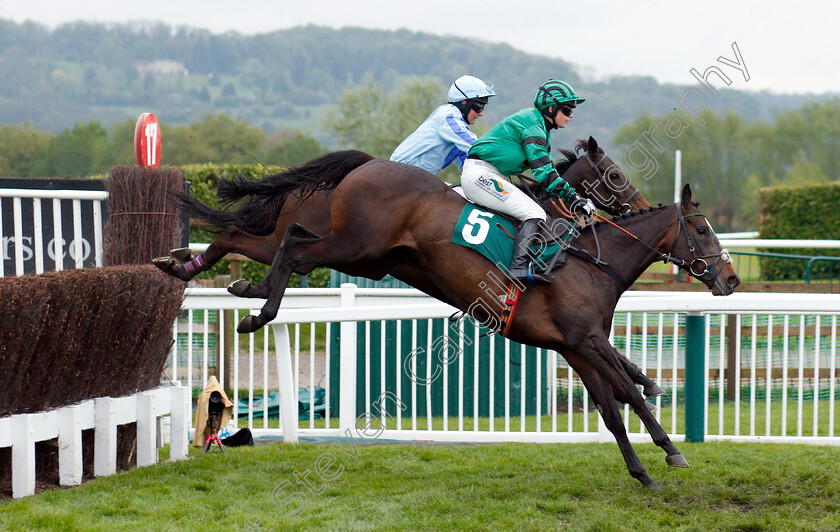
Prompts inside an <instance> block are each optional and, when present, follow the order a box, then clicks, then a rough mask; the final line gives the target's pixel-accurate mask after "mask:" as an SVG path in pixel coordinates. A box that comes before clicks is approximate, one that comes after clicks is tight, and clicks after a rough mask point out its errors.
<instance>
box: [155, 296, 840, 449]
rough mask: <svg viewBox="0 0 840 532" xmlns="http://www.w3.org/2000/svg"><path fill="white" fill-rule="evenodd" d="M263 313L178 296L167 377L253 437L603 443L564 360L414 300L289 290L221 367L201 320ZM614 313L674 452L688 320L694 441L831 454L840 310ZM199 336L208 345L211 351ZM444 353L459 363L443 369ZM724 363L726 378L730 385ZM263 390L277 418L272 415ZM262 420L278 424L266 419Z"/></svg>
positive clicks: (838, 300)
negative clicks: (815, 446)
mask: <svg viewBox="0 0 840 532" xmlns="http://www.w3.org/2000/svg"><path fill="white" fill-rule="evenodd" d="M402 297H405V298H408V299H401V298H402ZM261 304H262V301H261V300H251V301H248V300H243V299H237V298H232V297H230V296H228V295H225V293H224V290H222V289H193V290H191V291H190V292H189V295H188V296H187V298H186V300H185V303H184V309H185V311H186V315H187V316H186V319H187V323H186V324H184V323H181V324H180V325H179V326H177V327H176V330H175V334H177V335H179V338H178V342H177V343H176V347H175V349H174V350H173V358H172V365H171V367H170V368H169V371H170V375H171V376H172V378H173V379H176V380H178V381H180V382H181V383H183V384H185V385H187V386H188V387H192V388H200V387H201V383H203V382H206V379H207V377H209V375H211V374H217V376H218V377H219V379H220V380H221V381H223V382H228V383H229V388H230V389H231V390H232V393H233V401H234V403H235V404H236V405H237V409H236V412H235V417H236V418H237V423H238V424H239V425H240V426H248V427H249V428H251V429H252V431H253V432H254V433H255V435H257V436H261V435H275V436H277V435H283V437H284V439H286V440H287V441H297V439H298V437H299V436H306V437H310V436H330V437H335V436H340V435H343V434H345V432H346V430H347V429H350V428H353V427H355V426H356V423H357V418H358V417H359V416H364V417H363V420H364V419H370V418H373V417H378V418H380V419H381V420H382V421H381V423H382V424H384V425H385V426H386V428H385V429H384V431H381V432H379V431H377V434H378V436H381V437H384V438H388V439H394V440H406V439H407V440H416V439H423V440H436V441H529V442H560V441H563V442H572V441H603V440H608V439H610V435H609V434H608V433H606V432H605V431H604V428H603V426H602V425H601V423H600V418H599V417H598V416H597V414H596V412H595V410H594V409H593V408H592V403H591V401H590V400H589V398H588V395H587V394H586V391H585V390H584V388H583V386H582V385H581V383H580V382H579V380H578V379H577V377H576V376H575V375H574V372H573V371H572V370H571V369H570V368H569V367H568V365H567V364H566V363H565V361H564V360H563V359H562V356H561V354H558V353H555V352H553V351H546V350H539V349H536V350H534V349H531V348H527V350H526V348H523V347H521V346H518V344H512V343H511V342H508V341H507V340H504V339H500V338H498V339H487V338H480V330H479V329H478V328H477V327H476V326H475V325H474V324H473V322H472V321H470V320H460V321H459V322H456V323H458V325H457V329H455V328H453V326H452V325H451V323H450V324H449V326H440V327H438V328H437V329H435V326H434V325H435V323H438V324H444V323H447V322H446V318H447V317H449V316H450V315H452V314H453V313H454V312H455V309H453V308H452V307H449V306H447V305H444V304H442V303H439V302H435V300H433V299H430V298H427V297H425V296H422V295H421V294H420V293H419V292H417V291H414V290H400V289H355V287H353V285H345V286H343V287H342V289H341V290H330V289H290V290H289V291H288V292H287V296H286V299H284V303H283V307H282V308H281V310H280V312H279V314H278V316H277V318H276V319H275V320H274V321H273V322H272V323H271V324H270V325H269V326H267V327H266V328H265V329H264V330H263V331H260V332H258V333H256V334H250V335H242V336H241V337H240V338H238V340H236V342H237V346H236V347H235V348H234V349H233V352H230V353H227V354H225V353H223V352H222V351H223V350H224V346H225V341H224V339H223V338H220V337H222V336H223V335H224V330H225V328H224V327H221V328H219V327H215V326H214V325H213V323H212V320H209V316H210V315H211V314H215V315H216V316H224V315H225V314H226V313H230V318H231V322H232V323H237V322H238V321H239V319H240V318H241V317H242V316H244V315H245V314H246V313H248V312H256V311H257V309H256V308H253V309H252V307H259V306H260V305H261ZM617 310H618V312H617V313H616V319H615V322H614V325H613V332H612V340H613V342H614V343H615V344H616V345H617V346H619V348H620V349H622V350H623V351H625V352H626V353H627V354H628V355H629V356H630V357H631V359H633V360H634V361H636V362H637V363H638V364H639V365H640V366H641V367H642V369H643V370H644V371H645V372H646V373H647V374H648V375H650V376H651V377H654V378H655V379H656V380H657V381H658V382H659V383H660V385H662V387H663V388H665V390H666V392H667V394H666V396H664V397H660V398H656V400H655V402H656V403H657V405H658V406H659V410H657V412H656V416H657V418H658V419H659V421H660V423H662V425H663V427H664V428H665V430H666V431H667V432H669V433H670V434H671V435H672V437H673V439H675V440H677V441H679V440H682V439H684V438H685V423H686V410H685V406H686V405H685V402H686V397H685V395H684V391H685V387H684V384H683V382H684V379H685V353H686V346H685V339H684V338H685V332H684V329H685V316H686V315H689V314H691V315H700V316H702V317H703V320H704V324H705V334H704V336H705V344H704V345H703V346H702V349H703V352H704V353H705V355H704V357H705V359H704V361H703V367H704V368H705V370H704V383H705V387H704V389H705V395H704V397H703V398H702V399H703V403H704V405H705V407H704V413H703V419H702V423H703V427H702V429H703V433H704V435H705V439H707V440H715V439H728V440H757V441H789V442H794V441H796V442H806V443H820V444H831V445H838V444H840V436H838V435H836V434H835V421H836V416H837V415H838V414H840V412H838V411H837V408H836V404H837V397H838V389H837V384H838V377H840V375H838V371H837V315H838V313H840V296H838V295H823V294H790V295H787V294H734V295H732V296H729V297H726V298H716V297H713V296H711V295H710V294H705V293H690V294H680V296H679V297H678V298H675V297H673V294H672V293H650V292H647V293H646V292H633V293H627V294H626V295H625V296H624V297H623V298H622V299H621V301H620V302H619V306H618V309H617ZM208 311H209V312H208ZM194 322H196V323H194ZM179 330H180V331H183V332H178V331H179ZM210 331H216V332H215V333H211V334H216V335H217V338H216V340H215V346H216V348H217V350H215V351H214V349H211V347H210V346H211V343H214V342H211V339H210V335H208V334H205V332H210ZM269 331H271V332H269ZM228 334H230V333H228ZM272 343H273V345H272ZM441 346H444V347H443V349H444V350H446V349H451V350H452V351H454V352H456V353H457V356H451V355H452V353H451V352H450V353H446V352H444V353H443V355H441V353H440V349H441ZM732 352H734V359H733V356H732ZM438 356H440V358H437V357H438ZM214 358H215V360H214ZM272 359H273V360H272ZM219 360H227V361H228V363H229V365H230V366H229V367H230V368H231V372H232V375H227V377H225V374H224V371H225V365H226V364H224V363H222V364H220V363H219V362H218V361H219ZM319 363H320V365H319ZM733 363H734V364H735V367H737V368H738V370H737V371H735V370H734V369H732V370H731V373H728V372H729V371H730V370H729V367H728V366H729V365H730V364H733ZM517 366H518V368H519V369H517ZM214 367H215V368H218V369H217V370H215V371H216V373H214ZM319 367H320V368H321V369H320V371H319V370H318V368H319ZM371 368H373V371H371ZM526 368H527V369H526ZM272 370H274V371H273V372H272ZM357 372H358V374H357ZM272 373H273V374H272ZM727 376H728V377H727ZM269 377H270V378H269ZM226 378H227V381H226V380H225V379H226ZM321 379H323V380H321ZM728 379H734V380H735V382H734V389H735V390H736V391H735V392H734V397H727V386H728V382H727V381H728ZM319 382H323V383H324V396H325V411H324V417H323V418H322V419H321V418H319V417H318V415H317V414H315V413H314V409H312V408H310V409H309V410H308V415H306V416H304V419H300V420H298V419H297V418H298V415H297V413H296V410H298V408H297V407H298V406H299V405H298V400H297V396H296V395H297V392H298V389H299V388H300V387H301V386H303V387H305V388H308V391H309V392H312V391H313V390H317V388H318V386H317V385H318V383H319ZM346 383H349V385H345V384H346ZM338 386H340V389H338V390H336V389H335V388H336V387H338ZM274 390H277V391H278V393H277V394H275V396H274V400H275V403H279V404H275V405H274V410H273V411H272V405H271V401H270V399H271V396H270V394H271V392H272V391H274ZM278 395H279V401H277V399H278ZM386 403H387V404H386ZM397 406H399V408H397ZM272 413H275V415H279V417H280V420H279V421H275V420H274V419H270V417H271V414H272ZM624 413H625V416H624V417H625V426H626V427H627V429H628V431H629V432H630V435H631V439H632V440H634V441H650V440H649V438H648V437H647V435H646V432H645V430H644V428H643V427H642V426H641V423H640V422H639V421H638V419H636V418H635V417H634V416H631V415H630V412H629V409H628V408H627V407H625V410H624ZM365 415H366V416H365Z"/></svg>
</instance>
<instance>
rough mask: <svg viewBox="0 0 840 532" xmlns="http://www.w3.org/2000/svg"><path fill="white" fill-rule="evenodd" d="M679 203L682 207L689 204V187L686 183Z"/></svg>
mask: <svg viewBox="0 0 840 532" xmlns="http://www.w3.org/2000/svg"><path fill="white" fill-rule="evenodd" d="M680 203H682V204H683V205H688V204H690V203H691V187H689V186H688V183H686V184H685V186H684V187H683V189H682V198H681V199H680Z"/></svg>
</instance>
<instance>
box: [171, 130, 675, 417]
mask: <svg viewBox="0 0 840 532" xmlns="http://www.w3.org/2000/svg"><path fill="white" fill-rule="evenodd" d="M559 151H560V153H561V154H562V155H563V157H564V159H562V160H560V161H558V162H557V163H555V165H554V166H555V169H556V170H557V172H558V173H559V174H560V175H562V176H563V178H564V180H566V181H567V182H568V183H569V184H570V185H571V186H572V187H574V188H575V190H576V191H578V193H579V194H580V195H581V196H583V197H584V198H589V199H591V200H592V201H593V202H594V203H595V205H596V206H597V207H598V208H599V209H602V210H604V211H606V212H608V213H610V214H613V215H617V214H622V213H627V212H633V211H639V210H643V209H648V208H650V204H649V203H648V201H647V200H646V199H645V198H644V197H643V196H642V195H641V194H640V193H639V190H638V189H636V188H635V187H633V185H632V184H631V183H630V179H629V178H628V177H627V176H626V175H625V174H624V172H623V171H622V170H621V169H620V168H619V166H618V165H617V164H615V163H614V162H613V160H612V159H611V158H610V157H609V156H608V155H607V154H606V153H605V152H604V150H603V149H601V147H600V146H599V145H598V142H597V141H596V140H595V139H594V138H593V137H591V136H590V137H589V139H588V140H578V141H577V142H576V145H575V147H574V150H573V151H572V150H566V149H562V148H561V149H559ZM372 159H373V157H371V156H369V155H367V154H364V153H361V152H354V151H348V152H339V153H336V154H332V155H328V156H326V157H324V158H320V159H316V160H315V161H311V162H310V163H308V164H305V165H302V166H300V167H298V168H294V169H291V170H289V171H286V172H283V173H281V174H278V175H277V176H269V177H267V178H265V179H263V180H261V181H256V182H255V181H251V180H248V179H245V178H238V179H233V180H229V181H228V180H225V181H222V182H221V183H220V185H219V196H220V199H221V200H222V201H223V203H227V204H232V203H234V202H236V201H238V200H241V199H242V198H245V197H248V198H250V202H249V204H247V205H245V206H244V207H243V208H242V209H241V210H240V211H239V212H236V213H230V212H223V211H218V210H216V209H212V208H210V207H208V206H206V205H203V204H202V203H200V202H197V201H195V199H194V198H192V197H189V196H182V199H183V200H184V202H185V205H186V206H187V208H189V210H190V211H192V212H193V213H194V214H195V215H196V217H197V218H199V219H202V220H204V221H206V222H209V224H210V225H211V226H215V227H217V228H221V229H222V232H221V235H220V236H219V237H218V238H217V239H215V240H214V241H213V243H212V244H211V245H210V247H209V248H208V249H207V251H206V252H205V253H204V254H203V255H201V256H199V257H198V258H193V257H192V254H191V252H190V250H189V248H182V249H177V250H172V251H171V252H170V257H163V258H160V259H155V261H154V263H155V264H156V265H157V266H158V267H159V268H160V269H161V270H163V271H165V272H167V273H169V274H171V275H174V276H175V277H178V278H179V279H182V280H184V281H189V280H190V279H192V278H193V277H194V276H195V275H197V274H199V273H201V272H202V271H205V270H207V269H209V268H210V267H212V266H213V265H214V264H215V263H217V262H218V261H219V260H221V259H222V258H223V257H224V256H225V255H227V254H228V253H239V254H241V255H245V256H246V257H248V258H250V259H251V260H255V261H257V262H262V263H264V264H271V263H272V261H273V260H274V257H275V255H276V253H277V250H278V249H279V247H280V243H281V242H282V239H283V237H284V235H285V234H286V231H287V229H288V228H289V226H291V225H292V224H293V223H297V224H299V225H301V226H303V227H306V228H307V229H308V230H309V231H312V232H313V233H315V234H325V233H327V232H329V231H330V229H331V227H332V217H331V209H330V199H329V196H330V194H331V193H332V190H333V189H334V187H335V186H336V185H337V182H333V180H334V179H337V180H340V179H342V178H343V177H344V176H345V175H346V174H348V173H349V172H350V171H352V170H354V169H355V168H356V167H358V166H361V165H362V164H365V163H367V162H369V161H371V160H372ZM397 168H398V167H396V166H395V167H394V171H397V170H396V169H397ZM324 176H333V177H332V178H325V177H324ZM425 178H426V179H428V176H425ZM520 178H521V181H522V184H521V185H520V188H522V189H523V190H524V191H525V192H526V193H528V194H529V195H530V196H531V197H532V198H534V199H535V200H536V201H537V202H538V203H540V204H542V206H543V208H544V209H545V210H546V211H549V212H551V211H552V210H555V207H554V204H553V203H552V202H551V195H550V194H549V193H548V192H546V191H545V189H544V187H540V186H535V183H536V182H535V181H533V180H529V179H528V178H527V177H524V176H520ZM441 190H443V189H441ZM452 197H453V199H454V198H455V196H454V195H452ZM455 201H461V200H455ZM462 203H463V202H462ZM297 273H304V274H305V273H308V272H302V271H299V272H297ZM389 273H390V274H391V275H393V276H394V277H396V278H398V279H400V280H403V281H404V282H406V283H408V284H412V286H415V287H416V288H418V289H420V290H422V291H424V292H426V293H427V294H429V295H431V296H433V297H435V298H437V299H439V300H441V301H443V302H446V303H450V304H452V302H451V301H450V300H449V299H448V297H447V295H446V293H444V292H441V291H440V290H438V288H437V287H436V286H435V285H434V284H433V283H429V282H427V280H426V275H425V272H424V271H423V269H422V267H420V266H418V265H417V264H413V263H401V264H398V265H395V266H394V269H393V270H392V271H390V272H389ZM229 291H230V292H231V293H232V294H234V295H237V296H242V297H254V298H267V297H268V293H269V285H268V279H266V280H265V281H264V282H263V283H262V284H260V285H259V286H251V285H250V283H248V282H247V281H245V280H237V281H235V282H234V283H233V284H231V286H230V287H229ZM247 328H248V326H246V325H243V326H241V327H240V328H239V329H238V330H239V332H246V331H247ZM621 361H622V363H623V364H624V365H625V368H626V370H627V372H628V374H629V375H630V377H631V378H632V379H633V381H634V382H636V383H637V384H639V385H641V386H643V387H644V394H645V395H646V396H648V397H655V396H660V395H664V394H665V391H664V390H663V389H662V388H661V387H659V386H658V385H657V384H656V383H655V382H654V381H653V380H652V379H650V378H649V377H648V376H647V375H645V374H644V373H642V371H641V369H640V368H639V367H638V366H637V365H636V364H634V363H633V362H631V361H630V360H629V359H628V358H626V357H624V356H621ZM649 407H650V408H653V407H652V405H649Z"/></svg>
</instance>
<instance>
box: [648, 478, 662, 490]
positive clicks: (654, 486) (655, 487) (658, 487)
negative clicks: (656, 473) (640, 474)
mask: <svg viewBox="0 0 840 532" xmlns="http://www.w3.org/2000/svg"><path fill="white" fill-rule="evenodd" d="M644 486H645V489H649V490H653V491H659V490H661V489H662V484H660V483H659V482H654V481H652V480H651V481H650V483H648V484H645V485H644Z"/></svg>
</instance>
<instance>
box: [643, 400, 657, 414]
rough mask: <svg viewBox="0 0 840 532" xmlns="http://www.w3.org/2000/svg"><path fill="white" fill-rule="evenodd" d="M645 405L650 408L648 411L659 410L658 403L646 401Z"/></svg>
mask: <svg viewBox="0 0 840 532" xmlns="http://www.w3.org/2000/svg"><path fill="white" fill-rule="evenodd" d="M645 406H646V407H647V409H648V412H656V411H657V410H659V407H658V406H656V403H651V402H650V401H645Z"/></svg>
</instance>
